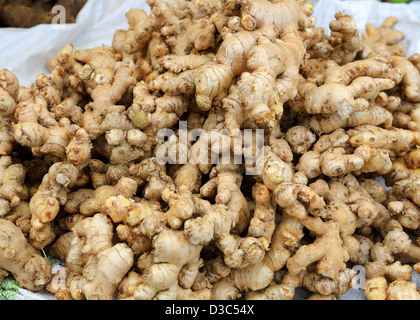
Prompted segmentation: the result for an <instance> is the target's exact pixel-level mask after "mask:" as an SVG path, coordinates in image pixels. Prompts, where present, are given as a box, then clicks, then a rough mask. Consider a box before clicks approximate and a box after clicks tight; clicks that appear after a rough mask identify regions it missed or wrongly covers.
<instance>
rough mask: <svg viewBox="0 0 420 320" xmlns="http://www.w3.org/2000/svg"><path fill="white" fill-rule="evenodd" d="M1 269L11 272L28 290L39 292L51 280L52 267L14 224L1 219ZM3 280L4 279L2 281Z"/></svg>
mask: <svg viewBox="0 0 420 320" xmlns="http://www.w3.org/2000/svg"><path fill="white" fill-rule="evenodd" d="M0 248H1V254H0V269H2V270H6V271H7V272H10V273H11V274H12V275H13V276H14V278H15V279H16V281H17V282H18V284H19V285H20V286H21V287H22V288H25V289H27V290H31V291H39V290H41V289H43V288H44V287H45V285H46V284H47V283H48V282H49V280H50V278H51V270H52V268H51V266H50V265H49V263H48V260H47V259H45V258H44V257H42V256H41V255H40V254H39V253H38V252H37V251H36V250H35V249H34V248H33V247H31V245H30V244H29V243H28V241H27V240H26V238H25V236H24V235H23V233H22V231H21V230H20V229H19V228H18V227H17V226H15V225H14V224H13V223H12V222H10V221H6V220H3V219H0ZM1 280H3V279H1Z"/></svg>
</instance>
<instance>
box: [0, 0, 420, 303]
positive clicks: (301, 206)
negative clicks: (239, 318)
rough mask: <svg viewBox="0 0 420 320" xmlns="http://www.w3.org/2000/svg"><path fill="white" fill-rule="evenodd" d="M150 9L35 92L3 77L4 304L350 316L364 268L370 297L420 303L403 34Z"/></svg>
mask: <svg viewBox="0 0 420 320" xmlns="http://www.w3.org/2000/svg"><path fill="white" fill-rule="evenodd" d="M146 2H147V4H148V5H149V7H150V13H146V12H145V11H143V10H141V9H132V10H130V11H129V12H128V13H127V20H128V23H129V25H130V28H129V29H128V30H116V31H115V35H114V39H113V42H112V46H107V45H104V46H101V47H96V48H91V49H85V50H79V49H77V48H74V46H73V45H72V44H68V45H67V46H65V47H64V48H63V49H62V50H61V51H60V52H59V53H58V55H57V56H56V57H52V58H49V59H48V60H47V59H46V63H47V66H48V69H49V73H48V74H39V75H38V76H37V77H36V79H34V82H33V84H32V85H30V86H27V87H25V86H22V85H21V84H20V83H19V80H18V78H17V77H16V75H15V74H13V73H12V72H11V71H9V70H8V69H7V66H3V65H2V66H0V67H1V68H5V69H2V70H1V71H0V113H1V122H0V137H1V143H0V155H1V158H0V217H1V218H0V280H3V279H5V278H6V277H7V278H6V281H3V284H2V285H1V286H0V295H1V297H2V298H3V299H13V297H14V296H15V293H16V292H19V290H20V288H22V289H24V290H28V291H30V292H38V291H39V290H46V291H48V292H50V293H52V294H54V295H55V298H56V299H58V300H84V299H87V300H94V299H95V300H111V299H114V298H115V299H134V300H153V299H158V300H159V299H160V300H162V299H170V300H182V299H184V300H193V299H199V300H210V299H215V300H229V299H230V300H233V299H238V298H245V299H250V300H252V299H268V300H291V299H293V298H294V297H295V294H296V290H297V288H301V287H303V288H305V289H306V290H307V291H308V292H310V293H311V294H310V297H309V299H311V300H315V299H331V300H337V299H340V296H342V295H344V294H345V293H346V292H348V291H349V290H350V289H351V288H352V287H353V286H355V285H356V284H357V280H358V275H357V272H356V271H355V270H356V267H361V268H363V270H364V272H365V277H366V281H365V283H364V292H365V295H366V297H367V298H368V299H371V300H385V299H388V300H402V299H416V300H418V299H420V292H419V289H418V288H417V286H416V283H414V282H412V275H413V273H414V271H420V248H419V246H418V243H417V241H416V237H417V236H418V229H419V227H420V226H419V223H420V171H419V168H420V149H419V148H418V146H419V145H420V55H419V54H414V55H411V56H409V57H406V56H407V55H406V49H405V48H404V46H403V45H402V44H401V41H402V40H403V39H404V38H405V35H404V34H403V33H402V32H401V31H399V30H397V28H396V27H395V26H396V24H397V23H398V20H397V19H396V18H395V17H389V18H387V19H386V20H385V21H384V22H383V24H382V25H377V26H374V25H372V24H370V25H368V26H366V32H364V33H361V32H359V29H360V26H357V23H356V21H355V18H354V17H352V16H350V15H348V14H346V13H345V12H343V11H340V12H337V13H336V15H335V20H333V21H331V23H330V26H329V30H326V29H324V28H321V27H316V18H315V17H314V16H313V5H312V3H311V2H310V1H306V0H277V1H268V0H252V1H251V0H230V1H222V2H221V1H220V0H191V1H182V0H170V1H167V2H166V1H163V0H147V1H146ZM183 124H185V126H183ZM168 132H171V133H172V135H168ZM197 132H200V133H201V135H199V136H198V135H197V136H195V138H194V139H193V138H191V137H192V136H194V135H195V134H196V133H197ZM165 137H166V139H165ZM186 137H187V138H186ZM381 180H383V181H385V184H381V183H380V182H379V181H381ZM53 258H56V259H59V260H60V261H62V262H63V263H64V268H53V267H52V264H54V262H53V261H52V260H53ZM359 280H360V279H359ZM0 282H2V281H0Z"/></svg>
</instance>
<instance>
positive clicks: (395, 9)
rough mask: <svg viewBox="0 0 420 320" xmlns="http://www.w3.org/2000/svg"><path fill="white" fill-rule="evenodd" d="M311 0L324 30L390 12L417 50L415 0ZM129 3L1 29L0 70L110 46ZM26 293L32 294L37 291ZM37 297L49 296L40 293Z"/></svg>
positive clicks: (27, 79)
mask: <svg viewBox="0 0 420 320" xmlns="http://www.w3.org/2000/svg"><path fill="white" fill-rule="evenodd" d="M314 3H315V13H314V16H316V17H317V25H318V26H322V27H325V28H327V30H329V28H328V25H329V23H330V21H332V20H334V14H335V13H336V12H337V11H345V12H346V13H348V14H350V15H352V16H354V17H355V18H356V20H357V22H358V25H359V28H360V31H361V32H363V30H364V28H365V25H366V24H367V23H373V24H374V25H376V26H379V25H380V24H381V23H382V22H383V21H384V19H385V18H386V17H388V16H391V15H392V16H395V17H397V18H398V19H399V20H400V21H399V23H398V25H397V26H396V28H397V29H399V30H401V31H403V32H404V33H405V34H406V39H405V40H404V41H403V43H404V45H405V46H406V48H407V53H408V55H411V54H414V53H420V2H412V3H409V4H390V3H380V2H377V1H374V0H369V1H367V0H363V1H339V0H319V1H316V0H315V1H314ZM131 8H141V9H144V10H146V11H147V12H148V11H149V8H148V6H147V5H146V3H145V1H144V0H120V1H115V0H88V2H87V4H86V6H85V7H84V8H83V9H82V11H81V12H80V13H79V15H78V17H77V21H76V23H74V24H67V25H65V26H56V25H55V26H54V25H39V26H36V27H33V28H31V29H16V28H3V29H0V69H2V68H7V69H9V70H11V71H12V72H14V73H15V74H16V75H17V76H18V78H19V80H20V83H21V85H24V86H29V85H31V84H32V83H33V81H34V80H35V78H36V76H37V75H38V74H39V73H43V72H48V70H47V69H46V67H45V63H46V60H47V59H48V58H50V57H53V56H55V55H56V54H57V53H58V52H59V51H60V50H61V49H62V48H63V47H64V46H65V45H66V44H68V43H72V44H73V45H74V48H75V49H76V50H77V49H87V48H93V47H96V46H101V45H111V43H112V38H113V34H114V32H115V30H117V29H127V28H128V25H127V21H126V17H125V14H126V13H127V11H128V10H129V9H131ZM24 18H25V17H22V19H24ZM413 281H416V282H417V284H418V286H420V279H419V276H418V275H417V274H416V275H414V276H413ZM305 297H307V293H306V292H304V291H302V290H298V292H297V299H303V298H305ZM27 298H29V299H34V298H36V295H35V296H34V295H31V296H30V297H27ZM39 298H40V299H46V298H47V299H48V298H52V296H51V295H48V294H45V292H42V293H40V294H39ZM342 299H351V300H360V299H365V296H364V293H363V290H354V289H352V290H350V292H348V293H347V294H346V295H344V296H342Z"/></svg>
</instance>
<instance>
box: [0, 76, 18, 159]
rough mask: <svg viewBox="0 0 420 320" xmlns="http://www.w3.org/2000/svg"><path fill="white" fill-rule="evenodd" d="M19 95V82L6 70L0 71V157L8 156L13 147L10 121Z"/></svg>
mask: <svg viewBox="0 0 420 320" xmlns="http://www.w3.org/2000/svg"><path fill="white" fill-rule="evenodd" d="M18 94H19V81H18V79H17V77H16V75H14V74H13V73H11V72H10V71H9V70H7V69H2V70H0V114H1V122H0V137H1V142H0V155H2V156H7V155H10V154H11V152H12V149H13V145H14V143H15V142H14V139H13V136H12V134H11V120H12V118H13V115H14V112H15V109H16V106H17V102H16V101H17V98H18Z"/></svg>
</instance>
